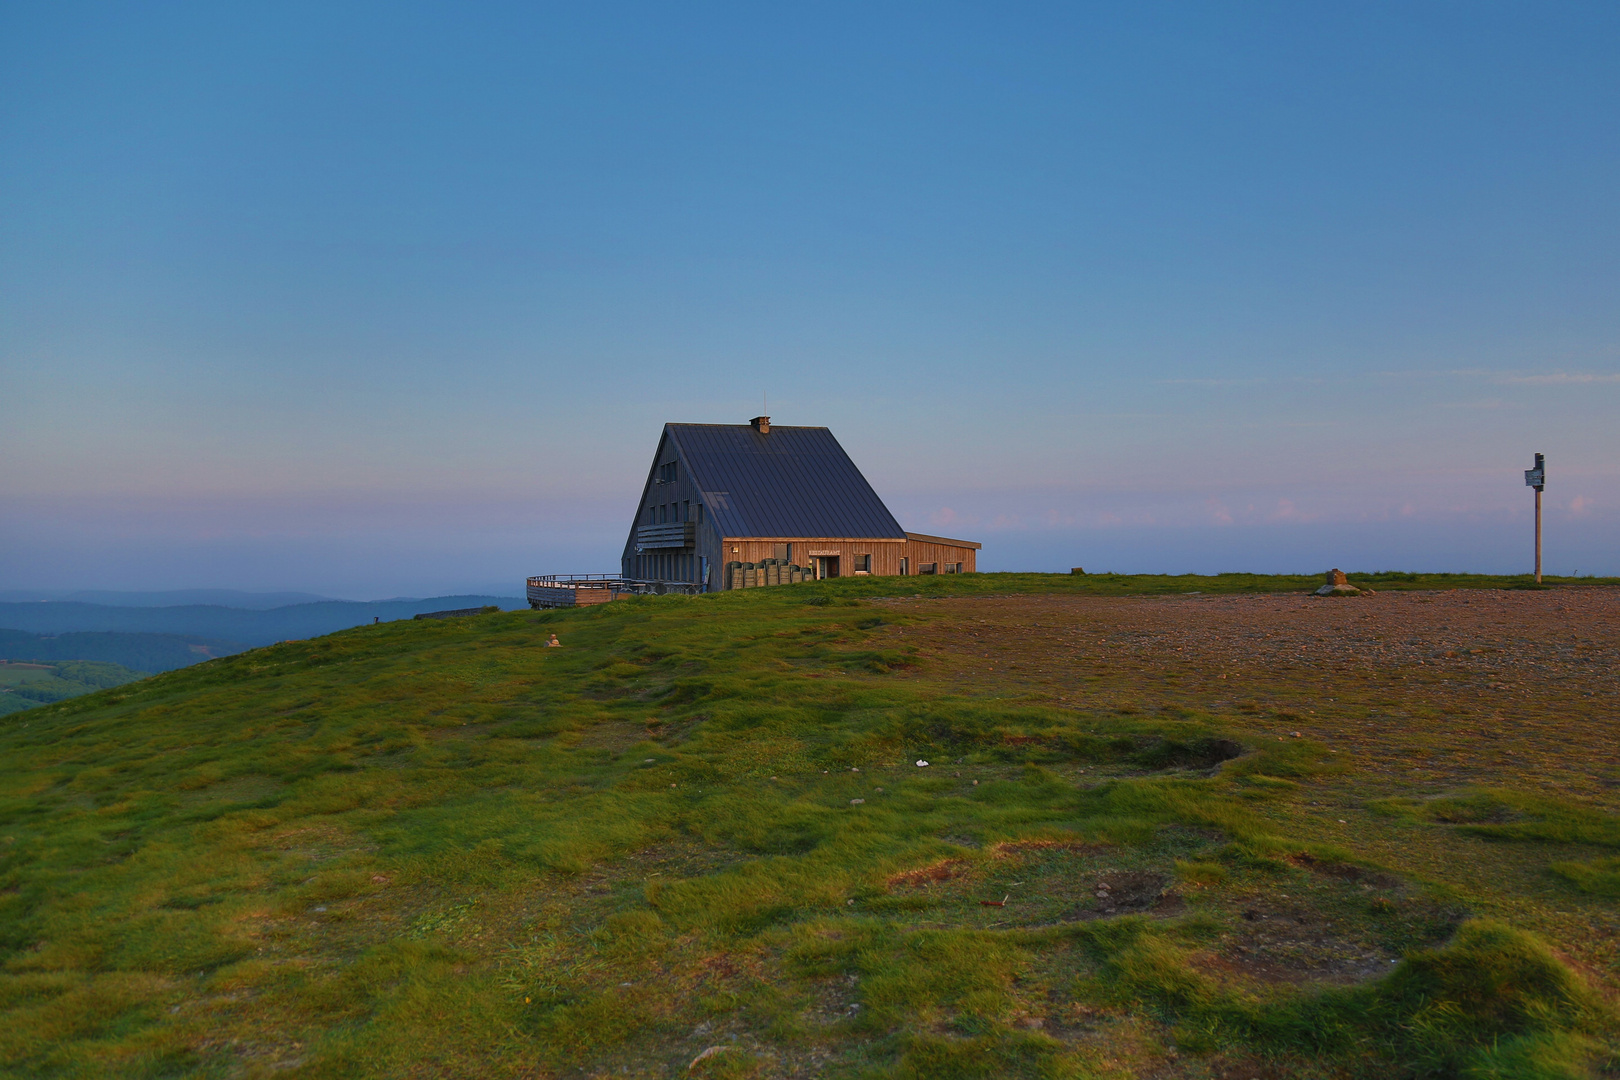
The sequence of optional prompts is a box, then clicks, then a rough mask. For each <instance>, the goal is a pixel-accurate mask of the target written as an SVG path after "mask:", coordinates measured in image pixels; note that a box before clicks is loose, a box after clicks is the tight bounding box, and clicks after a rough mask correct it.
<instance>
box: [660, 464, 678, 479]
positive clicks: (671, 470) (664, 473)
mask: <svg viewBox="0 0 1620 1080" xmlns="http://www.w3.org/2000/svg"><path fill="white" fill-rule="evenodd" d="M658 482H659V483H660V484H673V483H674V482H675V462H673V461H666V462H664V464H662V465H660V466H658Z"/></svg>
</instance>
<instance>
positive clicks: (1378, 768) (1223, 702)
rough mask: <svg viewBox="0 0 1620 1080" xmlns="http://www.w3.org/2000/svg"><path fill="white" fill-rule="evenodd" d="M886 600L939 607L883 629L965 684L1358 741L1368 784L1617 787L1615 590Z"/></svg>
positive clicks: (1619, 684)
mask: <svg viewBox="0 0 1620 1080" xmlns="http://www.w3.org/2000/svg"><path fill="white" fill-rule="evenodd" d="M882 603H883V604H884V605H885V606H888V607H891V608H893V609H895V610H896V612H897V614H898V613H901V612H904V611H907V610H908V609H910V610H916V611H917V612H918V613H919V614H922V613H927V614H928V615H930V616H933V618H930V619H928V620H927V621H925V622H920V623H917V624H912V625H897V626H894V627H892V628H889V631H888V632H889V635H890V636H891V637H892V638H893V639H894V640H895V642H896V643H897V644H910V645H915V646H918V647H919V648H920V649H921V652H922V655H923V657H924V658H925V661H926V662H927V663H929V665H930V666H931V667H933V668H934V669H935V670H936V671H937V670H938V669H939V668H943V669H944V670H945V672H946V673H948V674H949V675H950V676H954V678H955V679H956V681H957V689H958V690H960V691H962V692H966V693H975V692H978V693H982V694H985V695H987V696H995V697H1000V698H1030V699H1038V700H1047V701H1052V702H1054V703H1058V704H1063V705H1067V706H1072V707H1080V708H1113V709H1124V710H1128V711H1137V712H1154V711H1161V710H1166V709H1171V710H1173V709H1177V708H1184V709H1195V710H1198V711H1205V712H1212V713H1216V714H1222V713H1230V714H1233V720H1234V721H1235V722H1239V723H1242V724H1243V725H1244V726H1247V727H1249V728H1251V729H1253V728H1258V729H1259V730H1262V731H1269V730H1272V729H1276V730H1277V732H1278V733H1279V734H1282V735H1284V736H1288V735H1291V734H1292V732H1293V731H1296V730H1297V731H1300V732H1302V733H1303V734H1304V735H1307V736H1311V737H1316V738H1320V739H1323V740H1324V741H1326V742H1328V743H1329V744H1330V745H1335V744H1343V743H1349V744H1352V745H1353V746H1354V747H1355V748H1356V749H1357V750H1358V751H1360V752H1362V753H1363V754H1364V755H1365V763H1366V764H1367V765H1368V766H1369V767H1370V769H1371V771H1372V772H1373V774H1374V777H1373V779H1374V781H1375V782H1376V780H1377V779H1378V776H1379V775H1387V777H1388V778H1389V779H1390V780H1392V781H1400V782H1410V781H1413V780H1423V779H1425V778H1428V779H1433V780H1445V781H1464V782H1489V781H1490V779H1491V777H1492V775H1500V774H1501V772H1502V771H1503V770H1512V771H1513V772H1514V774H1515V775H1514V780H1515V782H1516V783H1519V784H1521V785H1522V784H1526V783H1527V784H1529V785H1530V786H1540V787H1545V788H1548V789H1549V790H1554V791H1557V792H1560V793H1562V794H1579V795H1581V796H1582V797H1583V798H1584V799H1587V800H1591V801H1595V802H1598V803H1604V804H1610V805H1614V804H1616V802H1617V800H1616V795H1617V792H1620V723H1617V720H1620V706H1617V702H1620V589H1614V588H1609V587H1601V586H1598V587H1561V588H1557V589H1550V590H1546V591H1509V590H1455V591H1449V592H1382V593H1378V594H1376V595H1370V596H1361V597H1344V598H1321V597H1309V596H1300V595H1272V596H1200V595H1188V596H1182V597H1173V598H1165V597H1151V598H1118V599H1116V598H1093V597H1043V596H1015V597H990V598H983V599H949V600H893V601H884V602H882ZM940 616H944V617H943V618H940Z"/></svg>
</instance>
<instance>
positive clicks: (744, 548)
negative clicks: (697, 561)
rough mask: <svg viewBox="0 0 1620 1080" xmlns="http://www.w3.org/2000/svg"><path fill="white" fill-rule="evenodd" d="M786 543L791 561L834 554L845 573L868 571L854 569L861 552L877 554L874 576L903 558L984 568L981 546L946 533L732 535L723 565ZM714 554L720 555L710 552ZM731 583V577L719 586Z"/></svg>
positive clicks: (910, 565)
mask: <svg viewBox="0 0 1620 1080" xmlns="http://www.w3.org/2000/svg"><path fill="white" fill-rule="evenodd" d="M782 544H790V545H792V550H791V554H789V555H788V557H787V561H788V562H789V563H790V564H793V565H796V566H802V567H813V566H814V565H815V559H816V557H817V556H823V557H825V556H832V557H836V558H837V559H838V576H839V577H851V576H854V577H864V576H866V575H863V574H854V573H853V572H852V568H853V566H854V563H855V560H854V556H856V555H870V556H872V570H871V575H872V576H873V577H891V576H894V575H897V574H899V573H900V561H901V560H902V559H905V560H906V572H907V573H908V574H917V573H920V572H921V570H920V569H919V568H920V567H922V566H927V565H930V564H932V565H934V566H936V567H937V568H938V569H937V571H936V572H937V573H941V574H943V573H947V572H955V571H948V570H947V569H946V568H947V567H955V566H957V565H960V566H961V571H960V572H961V573H964V574H971V573H974V572H976V570H977V568H978V559H977V556H978V550H977V547H976V546H969V544H968V543H967V542H959V543H949V542H945V538H944V537H930V538H929V539H927V540H909V539H908V540H889V539H876V540H873V539H859V538H852V537H839V536H809V537H806V536H794V537H789V536H747V537H741V536H728V537H726V538H725V539H724V540H723V541H722V543H721V548H722V549H723V550H722V554H721V556H720V566H721V568H724V567H725V566H726V565H727V564H728V563H733V562H741V563H754V564H756V565H757V564H759V563H761V562H764V561H765V560H766V559H777V558H780V557H781V556H780V554H779V553H778V547H779V545H782ZM710 558H711V559H713V558H714V556H710ZM719 587H720V588H730V587H731V582H730V580H729V579H728V580H726V581H725V582H724V583H723V584H721V585H720V586H719Z"/></svg>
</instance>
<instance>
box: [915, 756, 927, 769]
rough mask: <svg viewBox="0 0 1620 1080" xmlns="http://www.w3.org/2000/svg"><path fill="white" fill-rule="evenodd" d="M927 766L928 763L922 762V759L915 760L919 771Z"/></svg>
mask: <svg viewBox="0 0 1620 1080" xmlns="http://www.w3.org/2000/svg"><path fill="white" fill-rule="evenodd" d="M927 765H928V762H926V761H924V760H923V759H922V758H918V759H917V768H919V769H921V768H925V767H926V766H927Z"/></svg>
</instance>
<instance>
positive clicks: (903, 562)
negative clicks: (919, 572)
mask: <svg viewBox="0 0 1620 1080" xmlns="http://www.w3.org/2000/svg"><path fill="white" fill-rule="evenodd" d="M909 573H911V560H910V559H908V558H906V557H905V556H904V555H902V556H900V576H901V577H905V576H906V575H907V574H909Z"/></svg>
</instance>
